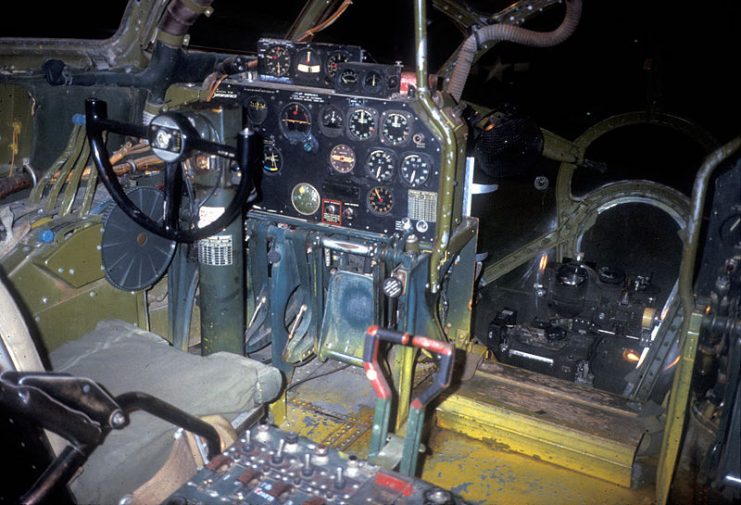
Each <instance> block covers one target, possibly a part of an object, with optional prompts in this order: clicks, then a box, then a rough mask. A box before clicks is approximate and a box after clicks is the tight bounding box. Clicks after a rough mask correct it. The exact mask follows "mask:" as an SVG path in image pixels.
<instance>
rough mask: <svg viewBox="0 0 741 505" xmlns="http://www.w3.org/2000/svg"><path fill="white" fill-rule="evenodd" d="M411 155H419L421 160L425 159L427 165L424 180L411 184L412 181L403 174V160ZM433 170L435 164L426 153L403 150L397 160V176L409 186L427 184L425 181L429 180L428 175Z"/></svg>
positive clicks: (417, 186) (415, 186) (414, 186)
mask: <svg viewBox="0 0 741 505" xmlns="http://www.w3.org/2000/svg"><path fill="white" fill-rule="evenodd" d="M411 156H417V157H419V158H420V159H421V160H423V161H425V162H426V163H427V166H428V169H427V175H426V176H425V179H424V181H422V182H421V183H419V184H413V183H412V181H410V180H409V179H407V177H406V176H405V175H404V162H405V161H406V160H407V159H408V158H409V157H411ZM434 170H435V165H434V163H433V161H432V157H431V156H430V155H429V154H427V153H422V152H414V151H412V152H405V153H403V155H402V157H401V160H400V161H399V177H400V178H401V180H402V181H403V182H404V184H406V185H407V186H409V187H410V188H420V187H423V186H425V185H427V183H428V182H429V180H430V176H431V175H432V174H433V172H434Z"/></svg>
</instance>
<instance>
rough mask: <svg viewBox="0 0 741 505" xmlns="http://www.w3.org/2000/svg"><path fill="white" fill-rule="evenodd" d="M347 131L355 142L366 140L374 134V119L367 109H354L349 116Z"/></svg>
mask: <svg viewBox="0 0 741 505" xmlns="http://www.w3.org/2000/svg"><path fill="white" fill-rule="evenodd" d="M347 129H348V131H349V132H350V135H351V136H352V137H354V138H356V139H357V140H368V139H369V138H371V137H372V136H373V135H374V134H375V133H376V117H375V115H374V114H373V112H372V111H370V110H368V109H355V110H354V111H353V112H352V113H351V114H350V118H349V120H348V124H347Z"/></svg>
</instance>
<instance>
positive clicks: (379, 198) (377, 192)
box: [374, 188, 383, 203]
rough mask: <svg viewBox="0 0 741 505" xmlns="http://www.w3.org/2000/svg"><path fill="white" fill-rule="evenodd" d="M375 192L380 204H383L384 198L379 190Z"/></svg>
mask: <svg viewBox="0 0 741 505" xmlns="http://www.w3.org/2000/svg"><path fill="white" fill-rule="evenodd" d="M374 191H375V193H376V196H377V197H378V201H379V202H380V203H383V197H382V196H381V193H380V192H379V191H378V188H376V189H375V190H374Z"/></svg>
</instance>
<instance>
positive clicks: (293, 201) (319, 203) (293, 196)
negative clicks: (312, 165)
mask: <svg viewBox="0 0 741 505" xmlns="http://www.w3.org/2000/svg"><path fill="white" fill-rule="evenodd" d="M300 186H304V187H308V188H311V191H312V192H313V193H314V194H315V195H316V208H315V209H314V210H313V211H311V212H304V211H302V210H301V209H299V208H298V207H297V206H296V191H297V190H298V188H299V187H300ZM291 206H292V207H293V209H294V210H295V211H296V212H298V213H299V214H301V215H302V216H313V215H314V214H316V213H317V212H318V211H319V209H320V208H321V207H322V195H321V194H320V193H319V190H317V189H316V188H315V187H314V185H313V184H310V183H308V182H299V183H298V184H296V185H295V186H294V187H293V189H292V190H291Z"/></svg>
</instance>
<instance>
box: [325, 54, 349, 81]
mask: <svg viewBox="0 0 741 505" xmlns="http://www.w3.org/2000/svg"><path fill="white" fill-rule="evenodd" d="M338 55H341V56H343V57H344V58H345V59H344V60H341V61H335V66H336V68H335V69H334V72H333V71H332V70H330V68H329V66H330V64H331V60H332V59H333V58H335V57H336V56H338ZM351 59H352V54H350V53H349V52H348V51H344V50H342V49H337V50H335V51H332V52H330V53H329V54H328V55H327V59H326V61H325V62H324V71H325V72H326V73H327V77H329V78H330V79H334V78H335V77H336V76H337V71H338V70H339V69H340V64H341V63H345V62H348V61H350V60H351Z"/></svg>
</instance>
